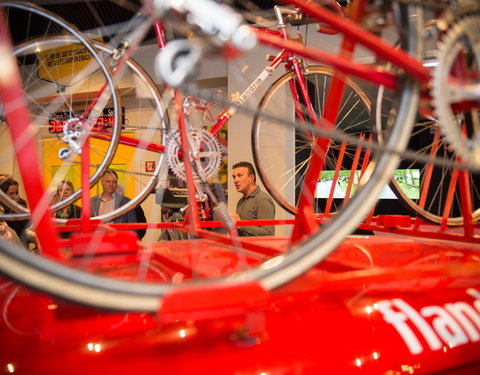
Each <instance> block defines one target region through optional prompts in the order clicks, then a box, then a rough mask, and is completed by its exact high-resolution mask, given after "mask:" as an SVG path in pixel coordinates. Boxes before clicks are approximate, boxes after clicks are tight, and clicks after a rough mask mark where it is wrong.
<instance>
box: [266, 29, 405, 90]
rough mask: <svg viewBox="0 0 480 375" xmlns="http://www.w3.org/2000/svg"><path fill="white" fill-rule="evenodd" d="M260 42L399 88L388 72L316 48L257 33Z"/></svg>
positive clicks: (373, 81)
mask: <svg viewBox="0 0 480 375" xmlns="http://www.w3.org/2000/svg"><path fill="white" fill-rule="evenodd" d="M257 38H258V40H259V41H260V42H262V43H264V44H268V45H271V46H274V47H276V48H279V49H281V48H285V49H287V50H289V51H291V52H292V53H294V54H296V55H299V56H303V57H306V58H309V59H311V60H314V61H317V62H319V63H321V64H326V65H328V66H332V67H334V68H336V69H338V70H340V71H342V72H343V73H345V74H351V75H354V76H356V77H359V78H362V79H366V80H368V81H369V82H371V83H375V84H377V85H383V86H385V87H387V88H389V89H395V88H396V87H397V77H396V76H395V75H394V74H391V73H388V72H382V71H381V70H379V69H378V68H376V67H370V66H367V65H364V64H360V63H357V62H355V61H352V60H351V59H347V58H344V57H341V56H336V55H333V54H330V53H327V52H324V51H320V50H318V49H315V48H311V47H307V46H304V45H302V44H300V43H298V42H295V41H291V40H289V41H285V40H283V39H281V38H279V37H276V36H272V35H269V34H265V33H257Z"/></svg>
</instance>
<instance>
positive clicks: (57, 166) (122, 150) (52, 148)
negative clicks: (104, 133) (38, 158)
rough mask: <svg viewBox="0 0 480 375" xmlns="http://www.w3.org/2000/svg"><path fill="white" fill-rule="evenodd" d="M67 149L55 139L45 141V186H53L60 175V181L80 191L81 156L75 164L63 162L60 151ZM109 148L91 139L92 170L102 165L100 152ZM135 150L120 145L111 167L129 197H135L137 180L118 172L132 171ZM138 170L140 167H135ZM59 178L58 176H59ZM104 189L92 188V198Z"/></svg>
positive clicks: (45, 139) (103, 142) (104, 143)
mask: <svg viewBox="0 0 480 375" xmlns="http://www.w3.org/2000/svg"><path fill="white" fill-rule="evenodd" d="M123 135H126V136H133V133H130V134H129V133H124V134H123ZM62 147H65V143H63V142H61V141H60V140H59V139H58V138H55V137H46V138H44V139H43V147H42V149H43V178H44V183H45V186H51V181H52V179H53V176H55V175H56V174H57V173H59V174H60V178H57V180H58V179H60V180H61V179H66V180H70V181H71V182H72V183H73V186H74V187H75V189H78V188H79V187H80V185H81V183H80V174H81V172H80V171H81V165H80V156H78V157H77V158H76V159H75V160H74V161H75V162H74V163H72V162H70V163H67V162H63V161H62V160H61V159H60V158H59V157H58V151H59V150H60V149H61V148H62ZM107 147H108V144H107V141H103V140H99V139H90V150H91V151H90V165H91V167H90V170H91V173H93V172H94V167H93V166H94V165H99V164H100V163H101V157H102V155H103V153H102V152H99V150H106V148H107ZM134 153H135V149H134V148H133V147H131V146H125V145H119V146H118V148H117V151H116V152H115V156H114V158H113V161H112V163H111V164H110V167H111V168H113V169H115V170H116V171H117V173H118V179H119V185H121V186H122V187H123V188H124V190H125V195H126V196H128V197H133V196H135V180H134V179H133V178H132V177H130V176H129V175H128V174H127V173H121V172H118V170H131V169H132V161H133V160H134ZM133 168H138V166H133ZM57 177H58V176H57ZM101 190H102V187H101V185H100V183H98V184H96V185H95V186H92V187H91V189H90V196H94V195H97V194H99V193H100V192H101Z"/></svg>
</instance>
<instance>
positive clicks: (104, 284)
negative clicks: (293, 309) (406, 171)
mask: <svg viewBox="0 0 480 375" xmlns="http://www.w3.org/2000/svg"><path fill="white" fill-rule="evenodd" d="M401 10H402V12H401V14H400V15H399V16H400V17H401V19H402V21H403V25H404V30H407V31H408V32H409V35H410V38H411V40H410V42H411V43H410V44H409V46H408V47H409V48H408V51H409V52H410V53H411V54H412V55H414V56H417V44H416V43H417V41H418V42H420V40H419V36H420V35H421V34H420V31H421V29H419V28H418V27H416V24H415V23H414V22H411V15H412V14H414V12H415V13H416V12H417V7H414V6H412V5H405V6H402V7H401ZM417 102H418V83H416V82H415V81H414V80H413V79H408V80H406V81H405V83H404V86H403V87H402V99H401V101H400V107H399V114H398V116H397V119H396V121H397V123H396V126H394V129H393V130H392V137H391V139H390V140H389V142H388V143H387V147H388V149H389V150H392V152H383V153H381V154H380V156H379V159H378V160H377V164H376V168H375V170H373V172H372V174H371V178H370V179H369V180H368V181H367V182H366V184H365V185H364V186H363V187H362V188H360V189H359V190H358V191H357V193H356V194H355V195H354V196H353V197H352V199H351V200H349V202H348V203H347V204H346V205H345V206H344V207H343V209H342V210H341V211H340V212H339V213H338V214H337V215H335V217H334V218H333V220H332V221H330V222H329V223H328V224H326V225H324V226H322V228H321V231H318V232H316V233H315V234H314V235H312V236H310V237H309V238H308V239H307V240H306V241H305V242H299V243H297V244H295V245H293V246H291V247H290V249H289V250H288V252H287V253H285V254H283V255H281V256H277V257H275V258H270V259H269V260H268V264H267V263H264V264H263V266H262V267H257V268H252V269H248V270H246V271H245V272H241V273H237V274H232V275H229V276H227V277H225V276H224V277H221V278H219V279H217V280H203V282H198V281H194V282H185V283H184V284H181V285H175V284H168V285H167V284H165V285H152V284H149V283H147V282H143V281H140V282H127V281H121V280H114V279H108V278H104V277H98V276H95V275H92V274H89V273H87V272H84V271H81V270H76V269H71V268H69V267H66V266H65V265H64V264H58V263H56V262H54V261H52V260H51V259H48V258H44V257H37V256H33V255H31V254H28V253H25V252H21V251H18V248H13V247H12V246H10V245H8V244H6V243H5V242H4V241H1V240H0V250H2V251H1V253H0V270H1V272H2V273H4V274H6V275H7V276H9V277H11V278H13V279H15V280H19V281H21V282H22V283H25V284H27V285H29V286H31V287H34V288H37V289H41V290H43V291H45V292H47V293H50V294H52V295H58V296H61V297H63V298H67V299H70V300H75V301H77V302H79V303H83V304H88V305H93V306H97V307H102V308H109V309H117V310H124V311H139V310H141V311H150V312H153V313H158V312H159V311H160V309H161V307H162V302H163V298H164V297H165V296H166V295H168V294H170V293H175V292H176V291H178V290H180V289H186V288H187V289H188V288H192V291H193V292H195V293H201V289H202V288H201V287H202V286H203V287H205V288H208V286H211V285H212V284H214V283H220V284H218V285H219V286H220V287H228V286H231V285H238V284H239V283H240V284H243V283H251V282H252V281H253V282H256V283H257V284H258V285H259V286H260V287H262V288H263V289H265V290H271V289H275V288H278V287H279V286H281V285H284V284H285V283H287V282H289V281H291V280H292V279H294V278H296V277H298V276H300V275H302V274H303V273H304V272H306V271H307V270H309V269H310V268H312V267H313V266H315V265H317V264H318V263H319V262H320V261H321V260H323V259H324V258H325V257H327V256H328V255H329V254H330V253H331V252H332V251H333V250H334V249H335V248H336V247H337V246H338V245H339V244H340V243H341V241H343V239H344V238H345V237H346V236H347V235H348V234H349V233H351V232H352V231H353V230H354V229H355V228H356V227H357V226H358V224H359V223H360V222H361V220H362V219H363V218H364V217H365V215H366V214H367V213H368V211H369V210H370V207H371V205H373V203H374V202H375V201H376V198H377V196H378V194H379V192H380V190H381V189H382V188H383V186H384V185H385V183H386V182H387V180H388V174H389V172H391V171H392V170H393V169H394V168H395V166H396V164H397V162H398V156H397V154H398V153H399V152H400V151H402V150H403V148H404V147H405V145H406V143H407V140H408V137H409V134H410V126H411V124H412V121H413V118H414V116H415V113H416V104H417ZM30 270H31V271H32V272H29V271H30ZM214 285H216V284H214ZM67 286H68V287H67ZM193 286H194V287H193ZM199 286H200V287H199ZM241 298H242V301H240V302H242V303H243V302H244V301H243V298H244V296H242V297H241Z"/></svg>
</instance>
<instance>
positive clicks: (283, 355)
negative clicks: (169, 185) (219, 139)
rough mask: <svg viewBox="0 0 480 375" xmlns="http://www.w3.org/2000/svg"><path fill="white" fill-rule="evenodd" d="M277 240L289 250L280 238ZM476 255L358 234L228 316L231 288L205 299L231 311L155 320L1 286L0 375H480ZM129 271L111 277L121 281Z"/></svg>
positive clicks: (197, 307) (176, 300)
mask: <svg viewBox="0 0 480 375" xmlns="http://www.w3.org/2000/svg"><path fill="white" fill-rule="evenodd" d="M258 241H259V243H262V242H265V241H270V240H269V239H265V238H263V239H259V240H258ZM271 241H277V242H278V245H279V246H278V247H279V248H280V247H281V244H282V240H279V239H275V240H273V239H272V240H271ZM206 242H207V241H205V240H204V241H202V242H201V243H202V244H203V245H202V246H203V247H202V251H204V250H206V251H208V245H207V244H206ZM182 244H184V245H182ZM188 246H189V245H188V242H170V243H160V244H158V247H159V249H158V252H159V253H163V255H164V256H166V254H167V253H168V251H167V250H168V248H170V249H172V248H175V249H177V250H179V251H178V253H177V254H176V256H177V258H178V259H177V260H178V261H181V259H182V258H185V259H186V254H188V253H189V252H188V251H186V250H187V247H188ZM182 247H183V248H184V250H185V251H182ZM478 250H479V247H478V246H477V245H474V244H468V243H456V242H452V241H440V240H429V239H420V240H419V239H418V238H413V237H412V238H409V237H388V236H383V235H377V236H371V237H352V238H350V239H348V240H346V241H345V242H344V243H343V244H342V245H341V246H340V248H339V249H337V250H336V251H335V252H334V253H333V254H332V255H331V256H330V257H329V258H327V260H326V261H324V262H323V263H322V264H320V265H319V266H318V267H317V268H315V269H313V270H311V271H310V272H309V273H308V274H306V275H304V276H303V277H301V278H300V279H298V280H296V281H294V282H292V283H290V284H289V285H286V286H284V287H282V288H281V289H279V290H277V291H275V292H272V293H270V294H266V293H262V292H261V291H260V290H259V289H258V288H257V287H256V286H255V284H251V285H250V286H246V287H244V288H242V289H241V290H236V291H235V289H233V290H232V292H236V293H243V294H244V296H245V299H244V300H245V304H244V306H243V307H244V308H243V309H242V308H232V309H230V310H229V307H239V306H238V298H232V299H231V301H233V302H232V305H230V300H229V298H226V294H225V290H223V291H220V290H215V288H213V289H212V290H210V291H208V292H207V293H205V294H203V295H204V296H205V298H207V299H215V298H218V301H216V303H214V305H215V306H216V308H217V310H218V311H219V310H222V309H223V311H224V312H225V313H224V314H223V315H222V314H216V315H212V314H210V313H209V310H208V309H210V308H211V305H208V306H207V305H205V304H203V303H202V298H201V296H202V294H201V293H202V291H198V293H199V295H198V298H196V299H195V300H192V299H191V296H192V294H190V295H189V294H185V295H183V296H182V294H181V293H179V294H177V295H173V296H170V297H168V298H170V299H169V300H168V298H167V302H165V305H164V306H163V309H161V311H160V312H159V314H156V315H152V314H145V313H129V314H124V313H117V312H109V311H99V310H95V309H91V308H86V307H82V306H79V305H75V304H71V303H67V302H65V301H61V300H56V299H54V298H51V297H47V296H44V295H41V294H39V293H36V292H34V291H31V290H29V289H26V288H24V287H21V286H19V285H17V284H15V283H13V282H10V281H8V280H2V281H1V284H0V285H1V288H0V307H1V311H2V314H1V318H0V348H1V350H0V374H4V373H9V372H8V369H9V368H10V369H14V373H16V374H86V373H91V374H132V373H136V374H153V373H158V374H333V373H335V374H434V373H438V372H439V371H447V372H446V373H447V374H450V373H452V374H478V373H479V372H480V263H479V259H480V257H479V253H478ZM182 254H185V257H184V256H183V255H182ZM185 259H184V260H185ZM222 260H223V261H224V264H228V253H226V252H225V253H222V252H220V251H216V250H212V253H211V257H207V258H206V260H205V264H211V265H212V266H215V267H218V266H219V265H221V264H222ZM132 262H133V261H132ZM95 266H96V267H98V269H99V270H100V271H101V272H107V271H106V269H104V270H103V271H102V264H101V263H99V264H95ZM128 266H129V264H128V262H125V263H124V264H121V265H118V268H117V269H116V268H115V267H114V266H111V267H109V268H108V272H112V273H113V274H115V275H116V276H119V275H120V276H121V275H123V276H125V275H126V274H128V272H127V271H128ZM126 270H127V271H126ZM222 293H223V294H222ZM249 297H251V298H250V299H249ZM234 304H237V305H236V306H234ZM182 306H184V307H182ZM240 307H242V306H240ZM218 311H217V312H218ZM167 317H168V319H167ZM9 364H10V366H11V367H8V366H9ZM442 374H443V372H442Z"/></svg>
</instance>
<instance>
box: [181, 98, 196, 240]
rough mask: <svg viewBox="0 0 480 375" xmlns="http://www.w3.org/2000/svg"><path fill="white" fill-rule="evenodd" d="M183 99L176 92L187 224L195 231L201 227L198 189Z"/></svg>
mask: <svg viewBox="0 0 480 375" xmlns="http://www.w3.org/2000/svg"><path fill="white" fill-rule="evenodd" d="M182 99H183V96H182V94H181V93H180V92H179V91H178V90H175V110H176V111H177V115H178V130H179V133H180V144H181V147H182V152H183V165H184V167H185V175H186V179H187V188H188V206H187V209H186V214H185V222H186V225H187V226H188V227H189V228H190V229H191V230H195V229H196V228H198V227H199V225H200V217H199V214H198V207H197V199H196V194H195V192H196V190H197V189H196V186H195V182H194V180H193V169H192V165H191V164H190V157H191V153H190V145H189V143H188V133H187V126H186V122H185V115H184V113H183V105H182V104H183V103H182Z"/></svg>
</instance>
